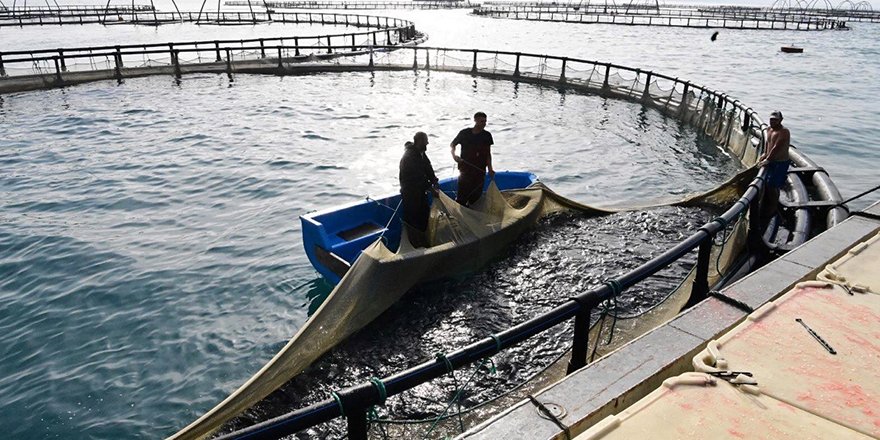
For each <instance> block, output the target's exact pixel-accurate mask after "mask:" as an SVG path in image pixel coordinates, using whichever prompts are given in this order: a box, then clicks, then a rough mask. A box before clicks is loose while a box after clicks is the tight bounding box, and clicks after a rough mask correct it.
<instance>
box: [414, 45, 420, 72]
mask: <svg viewBox="0 0 880 440" xmlns="http://www.w3.org/2000/svg"><path fill="white" fill-rule="evenodd" d="M413 70H419V50H418V49H416V48H413Z"/></svg>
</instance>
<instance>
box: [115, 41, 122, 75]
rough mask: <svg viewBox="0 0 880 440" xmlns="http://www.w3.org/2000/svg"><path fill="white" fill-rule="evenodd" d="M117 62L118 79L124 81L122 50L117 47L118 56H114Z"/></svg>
mask: <svg viewBox="0 0 880 440" xmlns="http://www.w3.org/2000/svg"><path fill="white" fill-rule="evenodd" d="M113 58H115V59H116V60H115V61H116V79H117V80H118V81H122V67H123V66H122V49H120V47H119V46H116V54H115V55H114V56H113Z"/></svg>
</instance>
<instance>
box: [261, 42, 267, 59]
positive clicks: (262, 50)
mask: <svg viewBox="0 0 880 440" xmlns="http://www.w3.org/2000/svg"><path fill="white" fill-rule="evenodd" d="M260 58H266V42H265V41H264V40H263V39H262V38H260Z"/></svg>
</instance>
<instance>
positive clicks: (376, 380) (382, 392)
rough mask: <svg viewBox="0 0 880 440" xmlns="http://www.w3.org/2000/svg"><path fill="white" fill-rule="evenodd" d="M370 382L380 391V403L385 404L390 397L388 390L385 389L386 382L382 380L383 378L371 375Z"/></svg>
mask: <svg viewBox="0 0 880 440" xmlns="http://www.w3.org/2000/svg"><path fill="white" fill-rule="evenodd" d="M370 382H371V383H372V384H373V387H375V388H376V391H377V392H378V393H379V400H380V402H379V405H384V404H385V401H386V400H387V399H388V390H386V389H385V383H384V382H382V379H379V378H378V377H371V378H370Z"/></svg>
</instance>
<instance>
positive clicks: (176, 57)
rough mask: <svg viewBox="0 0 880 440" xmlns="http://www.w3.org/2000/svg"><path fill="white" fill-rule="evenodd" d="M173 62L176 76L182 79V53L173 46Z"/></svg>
mask: <svg viewBox="0 0 880 440" xmlns="http://www.w3.org/2000/svg"><path fill="white" fill-rule="evenodd" d="M171 48H172V49H171V62H172V63H174V76H175V77H176V78H178V79H180V51H179V50H177V49H174V46H173V45H171Z"/></svg>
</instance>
